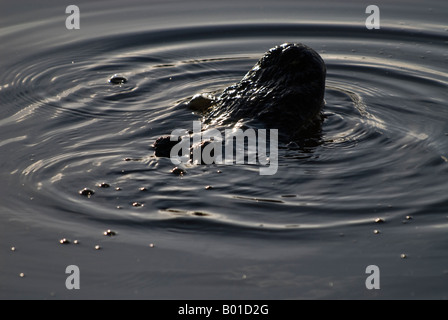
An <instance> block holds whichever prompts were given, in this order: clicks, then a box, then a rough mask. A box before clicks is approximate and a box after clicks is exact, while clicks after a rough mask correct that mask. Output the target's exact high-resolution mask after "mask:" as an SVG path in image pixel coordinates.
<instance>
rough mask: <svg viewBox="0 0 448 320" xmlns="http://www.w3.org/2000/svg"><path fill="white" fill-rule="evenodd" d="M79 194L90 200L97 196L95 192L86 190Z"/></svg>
mask: <svg viewBox="0 0 448 320" xmlns="http://www.w3.org/2000/svg"><path fill="white" fill-rule="evenodd" d="M79 194H80V195H82V196H85V197H88V198H90V197H91V196H93V195H94V194H95V191H93V190H90V189H87V188H84V189H82V190H80V191H79Z"/></svg>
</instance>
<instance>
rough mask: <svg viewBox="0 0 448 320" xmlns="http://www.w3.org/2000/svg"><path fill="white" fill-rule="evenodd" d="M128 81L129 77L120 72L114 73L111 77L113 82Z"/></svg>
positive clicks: (110, 80)
mask: <svg viewBox="0 0 448 320" xmlns="http://www.w3.org/2000/svg"><path fill="white" fill-rule="evenodd" d="M126 82H128V79H127V78H126V77H124V76H122V75H119V74H114V75H113V76H112V77H110V78H109V83H112V84H123V83H126Z"/></svg>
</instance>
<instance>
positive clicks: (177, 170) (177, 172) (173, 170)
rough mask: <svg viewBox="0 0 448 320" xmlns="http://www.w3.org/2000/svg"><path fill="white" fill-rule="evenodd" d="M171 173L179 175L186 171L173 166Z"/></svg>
mask: <svg viewBox="0 0 448 320" xmlns="http://www.w3.org/2000/svg"><path fill="white" fill-rule="evenodd" d="M171 173H172V174H175V175H177V176H183V175H184V174H185V173H186V172H185V170H184V169H181V168H178V167H175V168H173V169H172V170H171Z"/></svg>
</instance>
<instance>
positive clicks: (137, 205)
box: [132, 202, 143, 207]
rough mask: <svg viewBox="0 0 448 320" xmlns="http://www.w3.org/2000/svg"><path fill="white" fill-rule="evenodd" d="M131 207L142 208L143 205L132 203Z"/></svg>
mask: <svg viewBox="0 0 448 320" xmlns="http://www.w3.org/2000/svg"><path fill="white" fill-rule="evenodd" d="M132 206H133V207H143V203H140V202H134V203H132Z"/></svg>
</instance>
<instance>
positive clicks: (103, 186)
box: [98, 182, 110, 189]
mask: <svg viewBox="0 0 448 320" xmlns="http://www.w3.org/2000/svg"><path fill="white" fill-rule="evenodd" d="M98 187H100V188H105V189H106V188H110V184H108V183H106V182H102V183H99V184H98Z"/></svg>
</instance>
